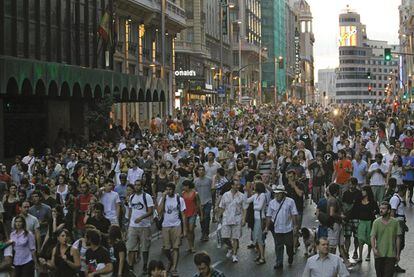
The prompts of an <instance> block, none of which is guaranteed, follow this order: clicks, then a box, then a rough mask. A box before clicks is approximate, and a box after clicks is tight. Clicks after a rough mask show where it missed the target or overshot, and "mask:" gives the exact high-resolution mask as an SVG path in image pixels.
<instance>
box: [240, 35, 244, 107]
mask: <svg viewBox="0 0 414 277" xmlns="http://www.w3.org/2000/svg"><path fill="white" fill-rule="evenodd" d="M241 47H242V44H241V32H240V29H239V69H241V67H242V60H241V59H242V54H241ZM241 72H242V71H241V70H240V71H239V104H240V103H241V100H242V97H243V91H242V86H241V85H242V83H241Z"/></svg>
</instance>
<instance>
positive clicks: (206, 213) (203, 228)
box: [200, 202, 211, 236]
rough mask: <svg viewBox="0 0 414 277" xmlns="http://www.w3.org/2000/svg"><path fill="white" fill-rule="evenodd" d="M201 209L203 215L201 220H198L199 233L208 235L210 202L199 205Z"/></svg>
mask: <svg viewBox="0 0 414 277" xmlns="http://www.w3.org/2000/svg"><path fill="white" fill-rule="evenodd" d="M201 209H203V215H204V218H203V221H201V222H200V225H201V234H202V235H204V236H208V235H209V234H210V219H211V217H210V214H211V202H208V203H206V204H204V205H201Z"/></svg>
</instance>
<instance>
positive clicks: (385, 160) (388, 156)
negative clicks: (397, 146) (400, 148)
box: [382, 153, 395, 168]
mask: <svg viewBox="0 0 414 277" xmlns="http://www.w3.org/2000/svg"><path fill="white" fill-rule="evenodd" d="M394 157H395V153H392V154H390V153H388V154H385V155H384V158H383V160H382V163H384V164H385V165H386V166H387V168H389V167H390V165H391V162H392V160H393V159H394Z"/></svg>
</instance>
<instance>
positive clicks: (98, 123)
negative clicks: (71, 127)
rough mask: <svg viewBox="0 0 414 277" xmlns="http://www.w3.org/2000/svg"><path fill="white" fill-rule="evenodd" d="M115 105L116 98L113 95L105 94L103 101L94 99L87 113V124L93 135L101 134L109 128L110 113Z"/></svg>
mask: <svg viewBox="0 0 414 277" xmlns="http://www.w3.org/2000/svg"><path fill="white" fill-rule="evenodd" d="M113 104H114V97H113V96H112V95H111V94H105V95H104V97H103V98H101V99H94V100H93V101H92V102H90V103H89V108H88V112H87V113H86V122H87V124H88V126H89V132H90V133H91V134H95V135H96V134H100V133H102V132H105V131H106V130H108V128H109V124H110V123H111V122H110V120H111V119H110V117H109V115H110V112H111V108H112V105H113Z"/></svg>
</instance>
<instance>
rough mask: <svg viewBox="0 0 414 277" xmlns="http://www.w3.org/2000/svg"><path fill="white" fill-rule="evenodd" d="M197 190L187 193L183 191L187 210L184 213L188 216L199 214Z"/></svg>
mask: <svg viewBox="0 0 414 277" xmlns="http://www.w3.org/2000/svg"><path fill="white" fill-rule="evenodd" d="M196 195H197V192H195V191H192V192H190V193H187V192H185V191H183V193H182V196H183V198H184V202H185V211H184V214H185V216H186V217H190V216H195V215H196V214H197V205H196V201H195V198H196Z"/></svg>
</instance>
